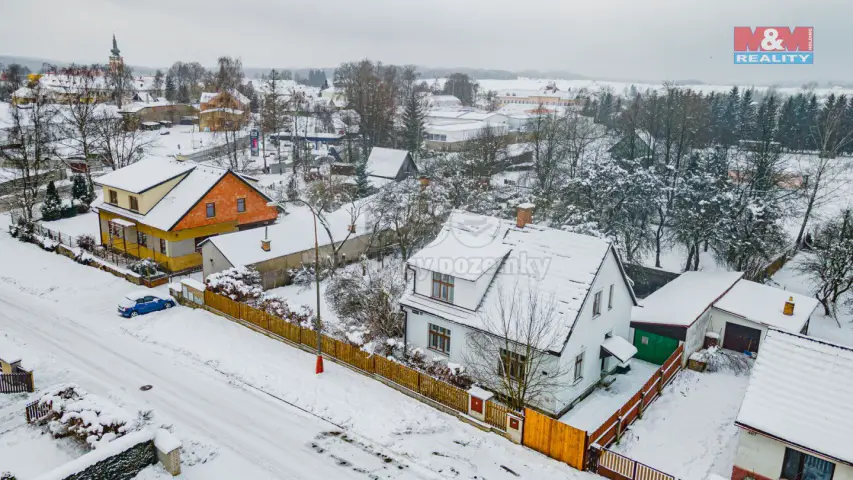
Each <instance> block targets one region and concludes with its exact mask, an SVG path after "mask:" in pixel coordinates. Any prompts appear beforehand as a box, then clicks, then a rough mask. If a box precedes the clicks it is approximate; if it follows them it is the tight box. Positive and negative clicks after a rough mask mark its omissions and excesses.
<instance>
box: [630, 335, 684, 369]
mask: <svg viewBox="0 0 853 480" xmlns="http://www.w3.org/2000/svg"><path fill="white" fill-rule="evenodd" d="M678 343H679V341H678V339H675V338H671V337H665V336H663V335H659V334H657V333H652V332H648V331H646V330H640V329H639V328H634V346H635V347H637V354H636V355H635V356H634V358H639V359H640V360H645V361H647V362H651V363H654V364H657V365H663V363H664V362H665V361H666V360H667V359H668V358H669V357H670V355H672V354H673V352H675V349H677V348H678Z"/></svg>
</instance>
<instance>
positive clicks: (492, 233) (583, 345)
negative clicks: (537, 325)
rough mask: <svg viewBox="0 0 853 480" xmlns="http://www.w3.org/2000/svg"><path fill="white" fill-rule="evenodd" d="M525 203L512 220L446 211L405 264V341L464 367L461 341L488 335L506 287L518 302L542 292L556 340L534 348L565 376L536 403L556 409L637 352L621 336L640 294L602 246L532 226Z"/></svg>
mask: <svg viewBox="0 0 853 480" xmlns="http://www.w3.org/2000/svg"><path fill="white" fill-rule="evenodd" d="M532 208H533V206H532V205H530V204H523V205H520V206H519V209H518V217H517V219H516V221H515V222H512V221H507V220H503V219H499V218H496V217H490V216H485V215H477V214H473V213H468V212H463V211H455V212H453V214H452V215H451V216H450V218H449V219H448V221H447V222H446V224H445V225H444V227H443V229H442V231H441V233H440V234H439V235H438V237H437V238H436V239H435V240H434V241H433V242H432V243H430V244H429V245H427V246H426V247H425V248H424V249H423V250H421V251H420V252H418V253H417V254H415V255H414V256H412V257H411V258H410V259H409V260H408V264H407V268H408V269H409V273H411V274H414V281H413V282H412V289H411V290H410V291H408V292H407V293H406V294H405V295H404V296H403V297H402V299H401V300H400V304H401V306H402V308H403V310H404V312H405V315H406V324H405V341H406V343H407V346H409V347H412V348H420V349H423V350H424V351H425V352H427V354H428V355H430V356H432V357H437V358H441V359H445V360H446V361H447V362H450V363H456V364H462V365H465V363H466V361H465V358H466V349H467V348H469V346H468V344H467V343H468V342H467V341H466V339H467V337H468V336H469V335H471V334H473V333H478V332H479V333H482V332H485V333H487V334H495V332H493V331H490V330H489V328H488V327H487V322H485V318H486V316H487V315H488V314H489V312H491V311H494V309H496V308H499V305H500V304H501V297H502V296H504V298H505V296H506V294H507V291H508V289H513V291H517V290H515V289H520V290H522V295H521V296H520V297H521V298H531V297H530V296H529V295H526V293H533V294H534V296H536V297H548V298H549V299H551V300H552V301H553V305H554V307H555V321H554V322H553V323H552V326H551V328H552V329H553V331H552V332H548V336H550V337H551V338H554V339H557V341H556V342H548V344H543V345H532V346H533V347H535V348H536V349H537V350H540V351H544V352H545V353H546V354H547V355H550V356H551V357H553V362H560V366H561V367H562V368H561V369H562V370H566V371H569V372H570V375H569V378H568V379H566V381H565V382H561V383H564V384H565V385H564V386H562V387H561V388H560V389H559V390H558V391H554V392H552V393H551V394H549V395H548V397H547V398H540V399H537V400H536V406H537V407H538V408H540V409H541V410H543V411H546V412H548V413H550V414H552V415H560V414H562V413H563V412H565V411H566V410H568V409H569V408H570V407H571V406H573V405H574V404H575V403H576V402H577V401H579V400H580V399H582V398H583V397H584V396H585V395H586V394H587V393H589V392H591V391H592V390H593V389H594V388H595V386H596V384H597V383H598V381H599V380H600V379H601V376H602V374H604V373H609V372H611V371H612V370H614V369H615V368H616V367H617V366H618V365H620V364H624V363H626V362H628V361H629V360H630V358H631V357H632V356H633V354H634V353H635V352H636V349H635V348H634V347H633V346H632V345H631V344H630V342H629V341H628V339H629V338H631V335H630V320H631V309H632V307H634V306H635V305H636V304H637V300H636V298H635V296H634V292H633V290H632V288H631V284H630V280H629V279H628V278H627V276H626V275H625V271H624V269H623V266H622V263H621V261H620V259H619V256H618V255H617V253H616V251H615V250H614V248H613V246H612V245H611V244H610V243H609V242H607V241H606V240H603V239H600V238H596V237H591V236H586V235H580V234H576V233H570V232H566V231H562V230H557V229H553V228H548V227H543V226H539V225H535V224H532V223H530V218H531V214H532ZM533 289H535V290H533ZM519 310H523V306H522V307H520V308H519ZM543 337H545V336H544V335H543ZM510 340H512V341H520V340H521V339H510ZM521 361H522V362H523V361H524V359H521ZM495 367H496V370H497V368H498V366H497V365H496V366H495ZM543 374H544V375H547V374H548V372H543Z"/></svg>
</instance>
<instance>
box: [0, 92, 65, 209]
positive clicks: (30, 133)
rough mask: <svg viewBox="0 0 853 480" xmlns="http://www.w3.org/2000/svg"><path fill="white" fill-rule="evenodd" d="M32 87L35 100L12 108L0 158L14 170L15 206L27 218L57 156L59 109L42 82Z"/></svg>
mask: <svg viewBox="0 0 853 480" xmlns="http://www.w3.org/2000/svg"><path fill="white" fill-rule="evenodd" d="M32 89H33V91H34V92H33V93H34V97H33V101H32V102H31V103H30V104H29V105H27V108H26V109H24V108H21V107H16V106H13V107H10V109H9V113H10V116H11V119H10V120H11V122H10V125H11V128H10V129H9V130H8V135H7V138H6V141H5V145H4V146H3V148H0V159H2V160H3V163H4V164H5V165H6V166H8V167H10V168H12V169H14V171H15V180H14V187H13V188H14V195H12V204H13V207H14V208H15V209H17V210H20V211H21V213H22V215H23V218H24V219H25V220H27V221H32V220H33V219H34V217H33V210H34V207H35V205H36V202H37V201H38V197H39V192H40V191H41V189H42V187H43V186H44V185H45V184H47V177H48V172H49V170H50V167H51V163H50V162H51V160H52V159H53V158H54V157H55V151H54V143H53V142H54V136H55V120H56V118H55V117H56V109H55V108H54V106H53V105H52V104H49V103H48V102H47V99H46V95H45V94H44V93H43V92H42V87H41V86H40V85H39V84H36V85H34V86H33V87H32Z"/></svg>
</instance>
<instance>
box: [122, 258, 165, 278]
mask: <svg viewBox="0 0 853 480" xmlns="http://www.w3.org/2000/svg"><path fill="white" fill-rule="evenodd" d="M127 268H128V269H129V270H130V271H131V272H133V273H137V274H139V275H142V276H143V277H153V276H154V275H157V274H159V273H160V268H159V265H157V262H155V261H154V260H151V259H150V258H143V259H142V260H138V261H136V262H133V263H131V264H130V265H128V266H127Z"/></svg>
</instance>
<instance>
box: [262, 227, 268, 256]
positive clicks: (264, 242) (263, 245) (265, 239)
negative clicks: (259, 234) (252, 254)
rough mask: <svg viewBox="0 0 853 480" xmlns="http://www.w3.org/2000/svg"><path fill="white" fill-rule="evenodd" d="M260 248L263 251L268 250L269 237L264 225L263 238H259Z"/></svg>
mask: <svg viewBox="0 0 853 480" xmlns="http://www.w3.org/2000/svg"><path fill="white" fill-rule="evenodd" d="M261 250H263V251H265V252H269V251H270V237H269V234H268V230H267V227H264V238H263V239H262V240H261Z"/></svg>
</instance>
